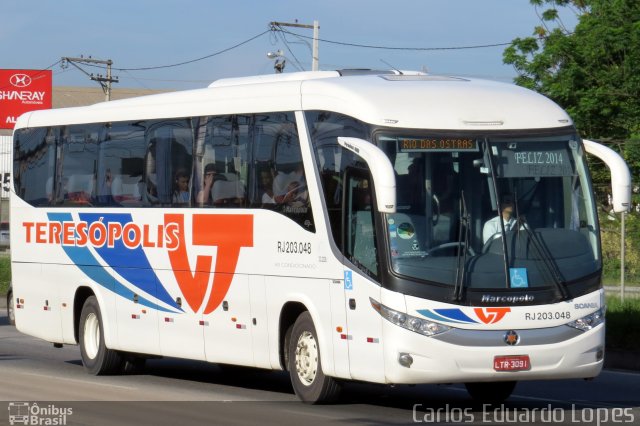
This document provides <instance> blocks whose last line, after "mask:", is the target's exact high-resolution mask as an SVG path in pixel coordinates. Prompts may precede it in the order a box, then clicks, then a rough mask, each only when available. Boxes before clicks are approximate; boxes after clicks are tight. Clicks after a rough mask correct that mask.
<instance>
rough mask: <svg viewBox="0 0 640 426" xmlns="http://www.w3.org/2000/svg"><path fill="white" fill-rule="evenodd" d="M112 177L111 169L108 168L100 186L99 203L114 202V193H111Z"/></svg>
mask: <svg viewBox="0 0 640 426" xmlns="http://www.w3.org/2000/svg"><path fill="white" fill-rule="evenodd" d="M112 179H113V177H112V175H111V169H107V170H106V171H105V173H104V179H103V180H102V182H100V187H99V189H98V203H99V204H103V205H108V204H113V195H112V194H111V184H112Z"/></svg>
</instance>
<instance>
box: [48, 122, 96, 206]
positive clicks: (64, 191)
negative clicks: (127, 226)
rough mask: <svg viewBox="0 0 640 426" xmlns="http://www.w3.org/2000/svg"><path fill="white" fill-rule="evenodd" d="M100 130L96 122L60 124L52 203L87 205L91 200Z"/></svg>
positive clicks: (94, 191)
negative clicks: (57, 170) (58, 173)
mask: <svg viewBox="0 0 640 426" xmlns="http://www.w3.org/2000/svg"><path fill="white" fill-rule="evenodd" d="M103 129H104V128H103V126H102V125H99V124H94V125H78V126H66V127H62V131H61V136H62V151H61V155H60V160H61V161H60V171H59V172H60V179H57V180H56V188H55V194H56V195H55V203H56V204H58V205H71V206H75V207H90V206H91V205H93V203H94V202H95V197H96V188H95V187H96V164H97V160H98V141H99V139H100V134H101V132H102V130H103Z"/></svg>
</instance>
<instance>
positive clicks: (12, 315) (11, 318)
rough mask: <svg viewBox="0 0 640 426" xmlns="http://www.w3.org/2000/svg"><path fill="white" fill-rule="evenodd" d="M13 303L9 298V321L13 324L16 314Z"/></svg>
mask: <svg viewBox="0 0 640 426" xmlns="http://www.w3.org/2000/svg"><path fill="white" fill-rule="evenodd" d="M14 303H15V302H14V301H13V297H11V298H10V299H9V321H11V322H14V321H15V320H16V313H15V311H14V309H15V305H14Z"/></svg>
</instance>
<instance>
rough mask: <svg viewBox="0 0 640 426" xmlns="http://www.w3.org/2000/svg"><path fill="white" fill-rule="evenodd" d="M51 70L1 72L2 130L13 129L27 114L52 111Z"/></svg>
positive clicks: (0, 118) (0, 123) (0, 127)
mask: <svg viewBox="0 0 640 426" xmlns="http://www.w3.org/2000/svg"><path fill="white" fill-rule="evenodd" d="M51 85H52V73H51V70H0V129H13V127H14V125H15V124H16V120H17V119H18V117H20V115H22V114H24V113H25V112H29V111H34V110H37V109H50V108H51V103H52V102H51V101H52V99H51V98H52V95H51V93H52V89H51Z"/></svg>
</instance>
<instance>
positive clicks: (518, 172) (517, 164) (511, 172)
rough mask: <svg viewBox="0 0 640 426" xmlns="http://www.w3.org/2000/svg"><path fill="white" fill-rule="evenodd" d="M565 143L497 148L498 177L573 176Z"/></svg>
mask: <svg viewBox="0 0 640 426" xmlns="http://www.w3.org/2000/svg"><path fill="white" fill-rule="evenodd" d="M567 148H568V147H567V145H566V143H564V144H563V143H557V142H556V143H552V144H542V143H538V144H534V143H526V144H525V143H521V144H519V145H518V147H517V148H512V149H508V148H507V149H504V148H503V149H499V151H500V155H499V160H498V161H497V163H498V164H497V172H498V176H500V177H525V176H540V177H544V176H549V177H551V176H573V175H575V166H574V163H573V161H572V158H571V154H570V153H569V150H568V149H567Z"/></svg>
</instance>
